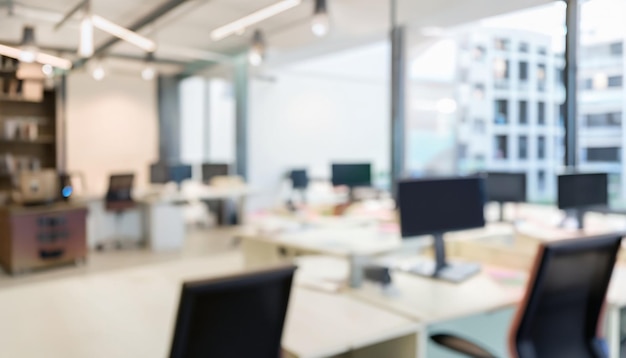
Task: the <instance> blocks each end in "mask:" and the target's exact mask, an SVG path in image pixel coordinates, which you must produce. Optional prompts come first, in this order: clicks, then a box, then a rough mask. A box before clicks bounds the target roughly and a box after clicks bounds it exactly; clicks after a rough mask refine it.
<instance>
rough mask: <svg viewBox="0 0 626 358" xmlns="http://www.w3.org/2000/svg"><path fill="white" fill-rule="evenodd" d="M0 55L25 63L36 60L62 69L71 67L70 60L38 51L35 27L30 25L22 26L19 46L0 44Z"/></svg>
mask: <svg viewBox="0 0 626 358" xmlns="http://www.w3.org/2000/svg"><path fill="white" fill-rule="evenodd" d="M0 55H2V56H6V57H11V58H14V59H17V60H20V61H22V62H25V63H33V62H38V63H41V64H43V65H50V66H54V67H58V68H61V69H64V70H69V69H70V68H72V62H71V61H70V60H66V59H64V58H61V57H56V56H52V55H48V54H46V53H43V52H39V49H38V48H37V45H36V44H35V29H34V28H33V27H32V26H26V27H24V32H23V37H22V44H21V46H20V48H17V47H11V46H6V45H0Z"/></svg>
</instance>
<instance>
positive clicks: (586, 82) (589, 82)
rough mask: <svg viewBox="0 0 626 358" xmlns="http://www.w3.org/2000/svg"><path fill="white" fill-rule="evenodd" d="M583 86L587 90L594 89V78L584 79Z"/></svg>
mask: <svg viewBox="0 0 626 358" xmlns="http://www.w3.org/2000/svg"><path fill="white" fill-rule="evenodd" d="M582 87H583V89H585V90H590V89H593V78H585V79H584V80H583V84H582Z"/></svg>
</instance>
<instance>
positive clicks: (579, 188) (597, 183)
mask: <svg viewBox="0 0 626 358" xmlns="http://www.w3.org/2000/svg"><path fill="white" fill-rule="evenodd" d="M608 205H609V177H608V174H606V173H593V174H564V175H559V179H558V206H559V209H562V210H567V209H586V208H591V207H597V206H608Z"/></svg>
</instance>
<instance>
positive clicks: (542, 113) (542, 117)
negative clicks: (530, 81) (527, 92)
mask: <svg viewBox="0 0 626 358" xmlns="http://www.w3.org/2000/svg"><path fill="white" fill-rule="evenodd" d="M537 124H539V125H544V124H546V104H545V102H538V103H537Z"/></svg>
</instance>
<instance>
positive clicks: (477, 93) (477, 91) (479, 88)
mask: <svg viewBox="0 0 626 358" xmlns="http://www.w3.org/2000/svg"><path fill="white" fill-rule="evenodd" d="M474 98H475V99H478V100H481V99H484V98H485V85H484V84H482V83H476V84H475V85H474Z"/></svg>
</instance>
